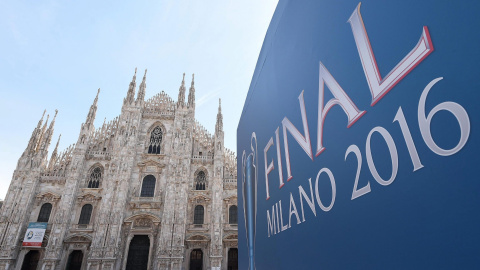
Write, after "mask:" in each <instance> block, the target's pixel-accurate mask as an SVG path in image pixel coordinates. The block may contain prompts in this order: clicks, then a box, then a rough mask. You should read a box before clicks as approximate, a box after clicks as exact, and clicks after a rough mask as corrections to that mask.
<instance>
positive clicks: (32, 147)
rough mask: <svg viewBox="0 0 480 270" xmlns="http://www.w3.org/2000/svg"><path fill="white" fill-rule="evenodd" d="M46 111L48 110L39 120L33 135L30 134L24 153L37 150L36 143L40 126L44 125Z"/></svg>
mask: <svg viewBox="0 0 480 270" xmlns="http://www.w3.org/2000/svg"><path fill="white" fill-rule="evenodd" d="M46 112H47V110H44V111H43V114H42V118H40V120H39V121H38V124H37V127H36V128H34V129H33V131H32V136H30V140H29V141H28V145H27V148H26V149H25V152H24V153H23V155H25V154H26V153H30V152H33V151H34V150H35V148H36V144H37V141H38V136H39V135H40V130H41V129H40V128H41V127H42V123H43V117H45V113H46Z"/></svg>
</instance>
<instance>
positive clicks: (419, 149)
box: [237, 0, 480, 270]
mask: <svg viewBox="0 0 480 270" xmlns="http://www.w3.org/2000/svg"><path fill="white" fill-rule="evenodd" d="M478 10H480V2H478V1H461V2H453V1H395V2H392V1H362V2H361V3H360V2H358V1H349V0H346V1H318V0H311V1H288V0H280V1H279V4H278V6H277V9H276V11H275V14H274V16H273V19H272V21H271V23H270V27H269V29H268V32H267V35H266V37H265V41H264V44H263V47H262V51H261V53H260V56H259V59H258V62H257V66H256V69H255V73H254V75H253V79H252V82H251V85H250V89H249V92H248V95H247V99H246V102H245V106H244V109H243V112H242V117H241V119H240V123H239V125H238V130H237V155H238V157H239V160H238V174H239V175H238V179H239V183H238V200H239V202H238V206H239V224H238V238H239V269H248V270H254V269H258V270H260V269H476V268H478V267H480V256H479V254H480V215H479V213H480V211H479V210H480V180H479V179H480V177H479V173H478V171H477V169H478V168H477V166H478V164H479V163H480V158H479V155H478V153H477V152H478V150H479V149H480V137H479V135H480V134H479V125H478V124H479V118H480V113H479V110H477V109H478V107H479V106H478V104H479V100H480V80H479V79H478V77H479V75H480V50H479V49H478V48H479V44H480V35H479V34H478V31H476V29H477V27H479V26H480V16H478V15H477V14H476V13H477V11H478Z"/></svg>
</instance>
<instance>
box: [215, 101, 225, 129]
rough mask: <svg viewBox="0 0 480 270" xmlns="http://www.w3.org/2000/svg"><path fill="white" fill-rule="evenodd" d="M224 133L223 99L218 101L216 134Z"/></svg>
mask: <svg viewBox="0 0 480 270" xmlns="http://www.w3.org/2000/svg"><path fill="white" fill-rule="evenodd" d="M220 132H223V115H222V99H220V98H219V99H218V113H217V123H216V124H215V133H217V134H220Z"/></svg>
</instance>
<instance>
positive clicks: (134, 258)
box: [125, 235, 150, 270]
mask: <svg viewBox="0 0 480 270" xmlns="http://www.w3.org/2000/svg"><path fill="white" fill-rule="evenodd" d="M149 251H150V239H149V238H148V235H135V236H134V237H133V239H132V241H130V248H129V249H128V257H127V267H126V268H125V269H126V270H147V268H148V253H149Z"/></svg>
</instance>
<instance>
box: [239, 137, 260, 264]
mask: <svg viewBox="0 0 480 270" xmlns="http://www.w3.org/2000/svg"><path fill="white" fill-rule="evenodd" d="M250 148H251V153H248V154H247V153H245V150H244V151H243V154H242V178H243V179H242V180H243V183H242V184H243V214H244V217H245V230H246V235H247V249H248V250H247V251H248V252H247V254H248V269H249V270H255V233H256V218H257V168H258V161H257V136H256V135H255V132H253V133H252V137H251V140H250Z"/></svg>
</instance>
